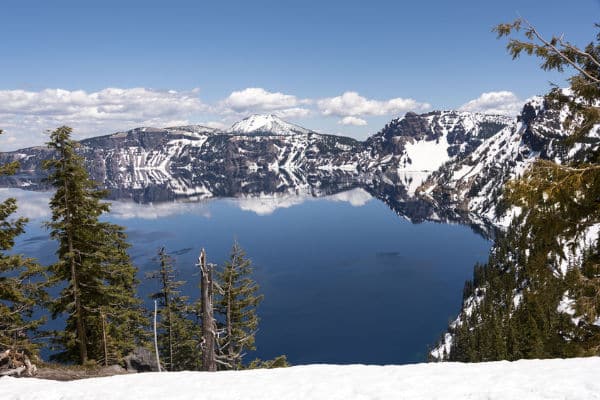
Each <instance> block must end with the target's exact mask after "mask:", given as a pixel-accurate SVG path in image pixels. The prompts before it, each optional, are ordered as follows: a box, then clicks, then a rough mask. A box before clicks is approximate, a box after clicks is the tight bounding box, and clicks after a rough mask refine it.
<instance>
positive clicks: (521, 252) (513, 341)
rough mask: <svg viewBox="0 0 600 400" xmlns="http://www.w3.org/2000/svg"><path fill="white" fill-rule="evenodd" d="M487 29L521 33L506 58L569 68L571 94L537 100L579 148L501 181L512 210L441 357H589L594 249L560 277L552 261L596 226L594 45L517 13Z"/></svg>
mask: <svg viewBox="0 0 600 400" xmlns="http://www.w3.org/2000/svg"><path fill="white" fill-rule="evenodd" d="M495 31H496V32H497V33H498V36H499V37H504V36H511V35H516V34H517V33H523V34H524V39H515V38H511V39H510V40H509V43H508V51H509V53H510V54H511V55H512V56H513V58H516V57H519V56H520V55H521V54H522V53H525V54H529V55H535V56H537V57H540V58H541V59H542V65H541V68H542V69H545V70H558V71H563V70H564V69H565V68H566V67H571V68H573V69H575V70H576V71H577V74H576V75H575V76H573V77H571V78H570V83H571V94H569V95H567V94H565V92H563V91H561V90H558V89H555V90H553V91H552V92H551V93H550V94H549V95H547V96H546V99H545V106H546V107H547V108H555V109H566V110H567V111H569V113H568V115H569V117H568V118H566V119H565V121H564V123H563V126H562V128H563V129H564V130H565V131H566V132H568V133H569V136H568V137H567V138H566V139H563V143H562V145H563V146H564V147H565V148H566V149H568V148H572V147H573V146H574V145H575V144H578V143H579V144H584V145H585V144H588V146H585V148H584V151H579V152H577V153H576V154H577V156H575V157H574V158H573V159H572V160H570V161H569V162H567V163H564V164H562V165H561V164H557V163H555V162H553V161H550V160H539V161H537V162H536V163H534V165H533V166H532V167H531V168H530V169H529V170H527V171H526V172H525V174H524V175H523V176H522V177H521V178H519V179H516V180H514V181H511V182H510V183H509V184H508V185H507V187H506V190H505V201H506V202H507V203H508V204H510V205H515V206H518V207H520V208H521V210H522V213H521V215H520V217H519V218H517V219H516V220H515V221H513V224H512V225H511V227H510V228H509V229H508V232H507V234H506V235H505V236H504V237H502V238H499V239H498V241H497V242H496V244H495V247H494V250H493V252H492V254H491V255H490V258H489V260H488V262H487V264H485V265H483V266H476V267H475V272H474V278H473V281H472V282H469V283H467V284H466V285H465V290H464V293H463V297H464V299H465V307H463V312H462V313H461V317H460V321H459V323H458V324H456V325H455V326H454V327H453V328H451V331H452V333H454V342H453V345H452V348H451V352H450V354H449V359H450V360H456V361H487V360H500V359H509V360H516V359H519V358H547V357H574V356H584V355H599V354H600V327H598V326H597V325H595V321H597V318H598V315H600V313H599V312H600V251H599V250H600V248H599V246H598V245H597V244H595V245H593V246H591V247H589V248H588V249H587V251H586V252H585V254H584V256H583V258H582V259H581V260H575V261H574V262H572V263H571V264H572V265H570V267H569V269H568V271H567V273H566V274H564V271H561V269H560V268H559V263H560V262H561V260H566V259H567V256H568V254H566V253H569V252H570V251H571V250H572V249H571V248H565V243H566V242H567V240H571V243H572V246H573V247H579V248H581V247H582V246H585V245H588V246H589V244H585V243H582V242H581V240H582V239H581V234H582V232H583V231H585V230H586V229H587V228H589V227H590V226H592V225H595V224H598V223H600V164H599V161H600V151H599V149H598V146H597V145H596V146H589V143H594V142H595V139H593V138H589V133H590V132H591V131H592V127H594V126H595V125H596V124H598V123H600V108H598V103H599V100H600V62H599V60H600V46H599V45H598V44H597V43H591V44H589V45H587V46H586V47H585V48H584V49H583V50H581V49H579V48H577V47H576V46H574V45H572V44H570V43H569V42H566V41H565V40H564V39H563V37H562V36H561V37H552V38H551V39H549V40H546V39H544V38H543V37H542V36H541V35H540V33H539V32H538V31H537V30H536V29H535V28H534V27H533V26H532V25H531V24H529V23H528V22H527V21H526V20H524V19H518V20H516V21H515V22H512V23H509V24H500V25H498V26H497V27H496V28H495ZM596 39H597V42H598V40H600V35H599V36H598V37H597V38H596ZM556 140H560V139H556ZM563 262H564V261H563ZM566 300H572V301H573V302H574V308H575V309H574V315H573V316H572V315H569V314H568V313H566V312H564V311H565V310H564V304H563V302H565V301H566ZM572 317H576V319H572Z"/></svg>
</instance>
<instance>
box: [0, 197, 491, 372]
mask: <svg viewBox="0 0 600 400" xmlns="http://www.w3.org/2000/svg"><path fill="white" fill-rule="evenodd" d="M1 195H2V196H1V197H2V198H4V197H7V196H8V195H13V196H17V197H18V198H19V204H20V207H21V212H22V213H23V214H24V215H27V216H29V217H30V219H31V221H30V223H29V224H28V226H27V233H26V234H25V235H23V236H21V237H20V238H19V240H18V242H17V245H16V248H15V251H16V252H22V253H25V254H26V255H28V256H31V257H36V258H38V259H39V260H40V261H41V262H42V263H50V262H52V261H53V259H54V255H53V253H54V251H55V246H56V245H55V243H54V242H52V241H50V240H49V239H48V236H47V232H46V231H45V229H44V228H43V227H42V226H41V223H42V222H43V221H44V220H47V219H48V210H47V206H46V204H47V199H48V197H49V194H47V193H35V192H24V191H20V190H12V189H11V190H4V189H3V191H2V192H1ZM108 219H109V220H111V221H113V222H115V223H118V224H120V225H124V226H126V227H127V232H128V234H129V241H130V243H131V244H132V248H131V249H130V254H131V256H132V258H133V261H134V262H135V264H136V265H137V266H138V267H139V269H140V279H141V286H140V295H141V296H142V297H143V298H144V299H145V300H146V301H147V296H148V293H150V292H152V291H153V290H155V288H156V283H154V282H151V281H148V280H146V279H145V278H144V276H145V273H146V272H148V271H151V270H154V269H156V268H157V263H156V262H155V261H154V259H155V257H156V253H157V250H158V249H159V248H160V247H161V246H165V247H166V248H167V251H168V252H169V253H170V254H171V255H172V256H173V258H174V259H175V265H176V268H177V270H178V273H179V278H180V279H183V280H186V281H188V283H187V285H186V286H185V287H184V292H185V294H187V295H189V296H190V297H191V298H192V299H196V298H197V297H198V295H199V290H198V280H199V274H198V270H197V267H196V266H195V264H196V262H197V257H198V253H199V251H200V248H202V247H204V248H205V249H206V251H207V254H208V258H209V262H214V263H218V264H222V263H223V262H224V261H225V260H226V258H227V256H228V254H229V251H230V248H231V245H232V243H233V241H234V240H237V241H238V242H239V243H240V245H241V246H242V247H243V248H244V249H245V250H246V252H247V254H248V256H249V257H250V258H251V259H252V261H253V264H254V267H255V276H254V277H255V279H256V281H257V282H258V283H259V285H260V288H261V290H260V291H261V293H262V294H264V296H265V300H264V301H263V303H262V304H261V305H260V308H259V316H260V319H261V321H260V325H259V332H258V334H257V338H256V345H257V351H256V352H255V354H251V355H249V357H248V358H253V357H260V358H263V359H269V358H272V357H275V356H277V355H280V354H286V355H287V356H288V359H289V360H290V362H291V363H292V364H296V365H297V364H308V363H369V364H402V363H412V362H419V361H425V360H426V354H427V347H428V346H429V345H432V344H434V342H435V341H436V340H437V339H438V338H439V336H440V335H441V334H442V333H443V332H444V331H445V329H446V327H447V324H448V321H449V320H451V319H453V318H455V316H456V314H457V313H458V311H459V309H460V301H461V294H462V288H463V284H464V281H465V280H466V279H469V278H470V277H471V274H472V270H473V265H474V264H475V263H476V262H478V261H484V260H485V259H487V254H488V251H489V249H490V247H491V242H490V241H488V240H486V239H484V238H483V237H481V236H479V235H477V234H476V233H474V232H473V231H472V230H471V229H470V228H469V227H466V226H463V225H456V224H441V223H433V222H423V223H420V224H413V223H411V222H409V221H407V220H406V219H403V218H401V217H399V216H398V215H397V214H396V213H395V212H394V211H392V210H391V209H390V208H389V207H388V206H387V205H386V204H384V203H383V202H381V201H379V200H377V199H374V198H372V197H371V196H370V195H369V194H368V193H367V192H365V191H364V190H361V189H355V190H351V191H348V192H344V193H339V194H337V195H332V196H326V197H322V198H312V197H310V196H306V197H303V196H266V197H252V198H251V197H248V198H238V199H217V200H210V201H204V202H195V203H161V204H155V205H152V204H147V205H140V204H135V203H120V202H115V203H113V212H112V213H111V214H110V215H109V216H108ZM54 324H55V325H56V324H57V322H54Z"/></svg>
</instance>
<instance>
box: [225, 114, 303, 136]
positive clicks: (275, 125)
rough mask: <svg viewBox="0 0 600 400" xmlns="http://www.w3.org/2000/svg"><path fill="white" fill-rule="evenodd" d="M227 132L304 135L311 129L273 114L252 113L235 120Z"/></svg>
mask: <svg viewBox="0 0 600 400" xmlns="http://www.w3.org/2000/svg"><path fill="white" fill-rule="evenodd" d="M227 132H229V133H236V134H261V135H305V134H308V133H311V132H312V131H311V130H309V129H306V128H302V127H301V126H298V125H295V124H292V123H289V122H286V121H284V120H282V119H281V118H279V117H278V116H276V115H274V114H254V115H251V116H249V117H247V118H244V119H243V120H241V121H239V122H236V123H235V124H233V125H232V126H231V128H229V129H228V131H227Z"/></svg>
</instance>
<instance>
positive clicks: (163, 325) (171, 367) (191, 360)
mask: <svg viewBox="0 0 600 400" xmlns="http://www.w3.org/2000/svg"><path fill="white" fill-rule="evenodd" d="M158 261H159V263H160V269H159V270H157V271H153V272H150V273H149V274H148V277H149V278H152V279H155V280H156V281H157V282H158V285H159V290H158V291H157V292H155V293H153V294H151V296H150V297H151V298H152V299H155V300H158V301H159V302H160V306H161V308H160V309H159V315H160V323H159V325H158V332H159V334H158V346H159V351H160V353H161V354H160V355H161V360H162V362H163V364H165V367H166V369H167V370H168V371H183V370H199V369H200V366H201V362H202V357H201V353H200V344H199V343H200V340H201V336H202V335H201V330H200V327H199V325H198V324H197V323H196V321H194V319H193V317H194V316H195V315H197V313H196V310H194V309H193V308H192V307H191V306H190V305H189V304H188V297H186V296H182V295H181V293H180V291H179V288H180V287H181V286H182V285H184V284H185V282H184V281H177V280H176V273H175V270H174V268H173V260H172V259H171V257H169V255H168V254H167V252H166V250H165V248H164V247H163V248H161V249H160V250H159V252H158Z"/></svg>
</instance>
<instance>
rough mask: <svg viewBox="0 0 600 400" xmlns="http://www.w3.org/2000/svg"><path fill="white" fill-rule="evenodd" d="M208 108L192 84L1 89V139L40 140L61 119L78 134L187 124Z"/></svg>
mask: <svg viewBox="0 0 600 400" xmlns="http://www.w3.org/2000/svg"><path fill="white" fill-rule="evenodd" d="M207 109H208V107H207V106H206V105H205V104H203V103H202V101H201V100H200V99H199V97H198V90H197V89H196V90H192V91H189V92H177V91H174V90H152V89H146V88H131V89H119V88H107V89H103V90H100V91H97V92H86V91H83V90H73V91H70V90H64V89H45V90H41V91H37V92H34V91H25V90H0V120H1V121H2V129H4V130H5V131H6V133H7V136H8V137H7V138H3V140H6V141H5V142H4V143H8V144H9V145H10V146H11V147H18V146H23V145H30V144H31V143H32V142H33V143H35V144H40V143H43V142H44V141H46V140H47V136H46V135H45V133H44V132H45V131H46V130H48V129H53V128H55V127H58V126H60V125H69V126H71V127H73V128H74V132H75V137H76V138H82V137H87V136H93V135H99V134H107V133H110V132H111V131H114V130H122V129H126V128H131V127H135V126H140V125H145V126H169V125H171V126H172V125H182V124H187V123H189V118H190V117H191V116H193V115H196V114H198V113H200V112H204V111H206V110H207Z"/></svg>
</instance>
